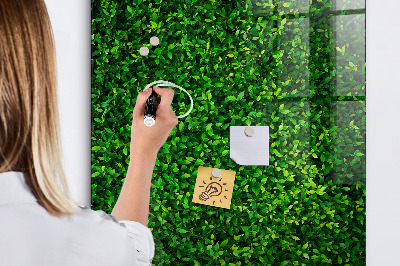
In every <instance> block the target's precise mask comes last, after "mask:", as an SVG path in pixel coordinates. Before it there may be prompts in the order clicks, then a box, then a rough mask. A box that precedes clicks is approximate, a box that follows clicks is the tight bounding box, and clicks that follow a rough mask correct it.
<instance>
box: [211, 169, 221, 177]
mask: <svg viewBox="0 0 400 266" xmlns="http://www.w3.org/2000/svg"><path fill="white" fill-rule="evenodd" d="M211 174H212V176H213V177H215V178H218V177H220V176H221V174H222V172H221V170H219V169H218V168H214V169H213V170H212V172H211Z"/></svg>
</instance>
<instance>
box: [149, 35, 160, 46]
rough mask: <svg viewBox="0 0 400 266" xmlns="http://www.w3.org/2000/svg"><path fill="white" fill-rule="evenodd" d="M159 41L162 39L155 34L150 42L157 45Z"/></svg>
mask: <svg viewBox="0 0 400 266" xmlns="http://www.w3.org/2000/svg"><path fill="white" fill-rule="evenodd" d="M159 43H160V40H159V39H158V38H157V37H156V36H153V37H151V38H150V44H151V45H153V46H157V45H158V44H159Z"/></svg>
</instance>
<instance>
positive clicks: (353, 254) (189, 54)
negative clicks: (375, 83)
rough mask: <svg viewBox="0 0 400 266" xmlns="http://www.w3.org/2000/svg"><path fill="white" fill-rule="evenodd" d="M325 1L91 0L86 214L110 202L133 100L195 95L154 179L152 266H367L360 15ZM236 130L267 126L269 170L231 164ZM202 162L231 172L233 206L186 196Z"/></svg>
mask: <svg viewBox="0 0 400 266" xmlns="http://www.w3.org/2000/svg"><path fill="white" fill-rule="evenodd" d="M342 2H346V1H342ZM347 2H349V1H347ZM349 3H350V2H349ZM347 4H348V3H347ZM332 5H333V3H331V2H330V1H328V0H317V1H310V3H308V1H307V0H306V1H304V0H298V1H294V0H282V1H273V0H264V1H260V0H246V1H245V0H243V1H227V0H203V1H200V0H171V1H162V0H155V1H148V0H130V1H127V0H121V1H116V0H92V36H91V39H92V119H93V121H92V209H95V210H97V209H99V210H100V209H101V210H104V211H106V212H108V213H111V211H112V209H113V207H114V204H115V202H116V200H117V198H118V195H119V192H120V190H121V187H122V184H123V181H124V178H125V174H126V171H127V168H128V164H129V145H130V129H131V122H132V121H131V113H132V111H133V108H134V103H135V101H136V97H137V94H138V93H139V92H140V91H141V90H143V88H144V87H145V86H146V85H147V84H149V83H150V82H153V81H155V80H161V79H162V80H167V81H170V82H173V83H175V84H178V85H180V86H182V87H184V88H185V89H186V90H187V91H188V92H189V93H190V94H191V95H192V97H193V100H194V108H193V111H192V112H191V113H190V115H188V116H186V117H185V118H183V119H180V121H179V124H178V125H177V126H176V127H175V128H174V130H173V131H172V132H171V135H170V137H169V138H168V140H167V142H166V143H165V144H164V146H163V147H162V148H161V150H160V151H159V154H158V159H157V162H156V167H155V169H154V173H153V180H152V190H151V200H150V217H149V228H150V229H151V230H152V232H153V235H154V239H155V244H156V252H155V257H154V260H153V265H361V264H365V258H366V251H365V245H366V239H365V195H366V189H365V177H366V172H365V135H366V132H365V129H366V127H365V116H366V110H365V28H363V27H362V26H357V25H360V23H361V25H365V10H364V13H363V12H362V10H361V11H360V10H359V11H356V12H354V11H352V10H345V9H346V8H345V7H346V3H344V6H343V10H341V8H340V6H336V8H334V9H335V10H336V11H332V12H331V10H332V9H333V8H331V7H332ZM349 5H351V3H350V4H349ZM364 6H365V5H364ZM353 8H354V7H353ZM357 8H358V6H357ZM362 23H364V24H362ZM152 36H157V37H158V38H159V39H160V44H159V45H158V46H156V47H152V46H151V45H150V44H149V40H150V38H151V37H152ZM142 46H147V47H148V48H149V49H150V53H149V55H148V56H147V57H142V56H140V54H139V52H138V51H139V49H140V47H142ZM174 99H175V100H174V103H173V105H172V107H173V110H174V111H175V113H176V114H177V115H182V114H184V113H185V112H186V111H187V108H189V107H190V100H189V99H188V97H187V95H186V94H185V93H183V92H182V91H176V94H175V98H174ZM244 125H253V126H257V125H260V126H261V125H266V126H269V127H270V164H271V165H270V166H265V167H262V166H240V165H237V164H236V163H235V162H233V161H232V160H231V159H230V158H229V126H244ZM199 166H207V167H216V168H221V169H229V170H233V171H236V172H237V174H236V180H235V186H234V192H233V196H232V203H231V209H230V210H227V209H220V208H215V207H211V206H207V205H200V204H195V203H192V202H191V200H192V197H193V191H194V186H195V180H196V175H197V168H198V167H199ZM110 255H112V254H110Z"/></svg>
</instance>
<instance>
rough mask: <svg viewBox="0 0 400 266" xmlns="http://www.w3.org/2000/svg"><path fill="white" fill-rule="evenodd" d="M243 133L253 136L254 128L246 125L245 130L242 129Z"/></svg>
mask: <svg viewBox="0 0 400 266" xmlns="http://www.w3.org/2000/svg"><path fill="white" fill-rule="evenodd" d="M244 134H246V136H248V137H252V136H254V134H255V132H254V128H252V127H246V128H245V130H244Z"/></svg>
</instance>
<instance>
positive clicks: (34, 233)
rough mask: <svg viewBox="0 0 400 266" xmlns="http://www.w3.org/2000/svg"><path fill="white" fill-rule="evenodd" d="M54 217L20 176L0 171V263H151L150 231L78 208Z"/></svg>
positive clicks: (60, 265)
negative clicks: (71, 212) (76, 210)
mask: <svg viewBox="0 0 400 266" xmlns="http://www.w3.org/2000/svg"><path fill="white" fill-rule="evenodd" d="M79 207H80V208H79V211H78V212H77V213H76V214H74V215H72V216H71V218H70V219H68V217H62V218H57V217H54V216H52V215H50V214H48V213H47V211H46V209H44V208H43V207H42V206H40V205H39V204H38V202H37V199H36V197H35V196H34V195H33V194H32V192H31V191H30V189H29V187H28V185H27V184H26V182H25V178H24V174H23V173H22V172H15V171H10V172H4V173H0V265H7V266H25V265H29V266H31V265H32V266H47V265H49V266H50V265H51V266H53V265H57V266H63V265H65V266H71V265H73V266H79V265H82V266H90V265H93V266H101V265H107V266H109V265H121V266H125V265H130V266H133V265H151V261H152V259H153V257H154V250H155V246H154V240H153V235H152V233H151V231H150V229H149V228H148V227H146V226H144V225H143V224H141V223H139V222H135V221H128V220H121V221H118V219H117V218H115V217H114V216H112V215H110V214H107V213H105V212H104V211H102V210H99V211H94V210H91V209H90V208H89V207H86V206H79Z"/></svg>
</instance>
